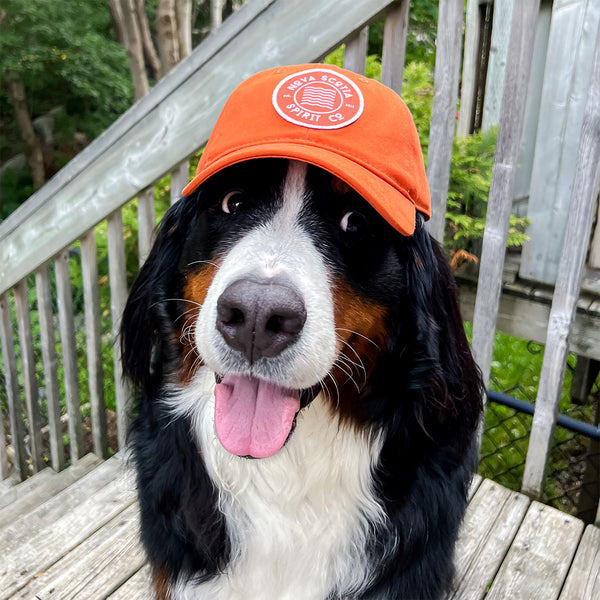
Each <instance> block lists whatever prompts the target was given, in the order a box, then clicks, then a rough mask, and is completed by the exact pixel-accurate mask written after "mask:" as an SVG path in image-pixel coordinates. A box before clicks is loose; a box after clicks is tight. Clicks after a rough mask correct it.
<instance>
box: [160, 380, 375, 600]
mask: <svg viewBox="0 0 600 600" xmlns="http://www.w3.org/2000/svg"><path fill="white" fill-rule="evenodd" d="M212 378H213V376H212V373H210V372H208V369H201V370H200V372H199V373H198V374H197V375H196V377H195V379H194V381H193V382H192V383H191V384H190V386H188V387H186V388H185V389H184V390H180V391H179V392H177V393H176V394H174V395H173V396H171V397H170V399H169V404H170V405H171V406H172V407H173V409H174V410H175V411H176V412H178V413H184V414H187V415H188V417H190V418H191V421H192V424H193V425H192V426H193V429H194V431H195V435H196V437H197V440H198V442H199V445H200V447H201V449H202V454H203V457H204V460H205V462H206V465H207V469H208V471H209V474H210V476H211V478H212V479H213V481H214V483H215V485H216V487H217V489H218V490H219V501H220V509H221V510H222V511H223V513H224V514H225V516H226V521H227V528H228V532H229V536H230V540H231V546H232V557H231V561H230V563H229V567H228V568H227V570H226V572H225V573H223V574H222V575H220V576H219V577H217V578H216V579H214V580H212V581H209V582H207V583H204V584H201V585H194V584H190V583H187V584H183V583H181V584H179V585H178V586H176V589H174V590H173V592H174V596H175V598H176V600H201V599H210V600H237V599H240V600H241V599H244V600H248V599H249V598H252V599H253V600H262V599H264V600H275V599H277V600H287V599H289V600H324V599H325V598H327V597H328V596H329V594H331V593H334V594H349V593H352V592H357V591H360V590H361V589H363V588H364V587H365V586H366V585H367V584H368V566H369V565H368V560H367V557H366V556H365V543H366V539H367V538H368V536H370V535H373V529H374V528H377V527H378V525H379V524H381V523H383V522H384V520H385V515H384V513H383V510H382V508H381V506H380V504H379V503H378V501H377V499H376V497H375V495H374V493H373V483H372V470H373V467H374V464H375V461H376V460H377V457H378V455H379V450H380V447H381V441H380V439H379V438H378V437H377V436H373V435H367V434H363V433H360V432H357V431H355V430H354V429H352V428H346V427H343V426H340V425H339V422H338V419H337V418H336V417H335V416H332V414H331V411H330V410H329V408H328V406H327V405H326V404H325V402H324V400H323V399H322V398H321V397H320V396H319V397H317V398H316V399H315V400H314V401H313V402H312V403H311V404H310V405H309V406H308V407H307V408H305V409H304V410H303V411H302V412H301V413H300V414H299V415H298V419H297V426H296V430H295V431H294V432H293V434H292V437H291V438H290V440H289V441H288V443H287V444H286V445H285V446H284V447H283V449H282V450H280V451H279V452H278V453H277V454H276V455H275V456H272V457H270V458H266V459H260V460H248V459H244V458H239V457H236V456H233V455H231V454H229V453H228V452H226V451H225V450H224V449H223V447H222V446H221V445H220V443H219V441H218V439H217V437H216V435H215V432H214V422H213V411H214V400H213V387H214V383H213V381H214V379H212Z"/></svg>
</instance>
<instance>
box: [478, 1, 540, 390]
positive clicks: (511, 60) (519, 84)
mask: <svg viewBox="0 0 600 600" xmlns="http://www.w3.org/2000/svg"><path fill="white" fill-rule="evenodd" d="M538 10H539V0H524V1H523V2H518V3H517V4H516V5H515V7H514V10H513V20H512V27H511V36H510V44H509V49H508V59H507V60H508V64H510V65H511V68H510V69H507V70H506V78H505V81H504V92H503V98H502V116H501V119H500V125H499V128H498V139H497V144H496V154H495V156H494V167H493V170H492V182H491V185H490V194H489V199H488V208H487V218H486V223H485V233H484V237H483V248H482V253H481V262H480V270H479V285H478V293H477V300H476V302H475V314H474V316H473V342H472V346H473V353H474V356H475V359H476V361H477V363H478V364H479V368H480V369H481V372H482V375H483V380H484V384H485V385H486V387H487V384H488V381H489V376H490V365H491V362H492V350H493V344H494V332H495V329H496V319H497V315H498V302H499V299H500V291H501V287H502V267H503V265H504V255H505V252H506V241H507V238H508V226H509V218H510V212H511V200H512V191H513V186H514V180H515V169H516V167H517V160H518V156H519V146H520V142H521V132H522V129H523V113H524V106H525V95H526V91H527V88H526V85H525V82H526V81H528V79H529V71H530V67H531V56H532V53H533V43H534V39H535V23H536V19H537V14H538Z"/></svg>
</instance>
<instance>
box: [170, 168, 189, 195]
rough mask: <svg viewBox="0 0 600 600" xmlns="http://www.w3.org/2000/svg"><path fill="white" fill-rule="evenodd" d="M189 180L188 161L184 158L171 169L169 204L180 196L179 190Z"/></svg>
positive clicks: (181, 189)
mask: <svg viewBox="0 0 600 600" xmlns="http://www.w3.org/2000/svg"><path fill="white" fill-rule="evenodd" d="M189 181H190V163H189V161H187V160H184V161H183V162H182V163H181V164H179V165H177V166H176V167H175V168H174V169H172V170H171V191H170V199H171V204H172V205H173V204H175V202H177V200H179V198H181V192H182V191H183V188H184V187H185V186H186V185H187V184H188V183H189Z"/></svg>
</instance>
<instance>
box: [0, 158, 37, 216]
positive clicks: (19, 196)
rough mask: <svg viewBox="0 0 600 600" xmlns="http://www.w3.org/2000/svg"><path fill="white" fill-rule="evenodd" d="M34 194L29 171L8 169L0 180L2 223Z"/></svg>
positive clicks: (0, 213)
mask: <svg viewBox="0 0 600 600" xmlns="http://www.w3.org/2000/svg"><path fill="white" fill-rule="evenodd" d="M32 193H33V182H32V181H31V172H30V170H29V169H27V168H26V169H11V168H8V169H6V171H4V173H3V174H2V178H0V199H1V201H0V221H2V219H6V217H8V215H10V213H11V212H13V211H14V210H16V209H17V208H18V207H19V205H20V204H22V203H23V202H25V200H27V198H29V196H31V194H32Z"/></svg>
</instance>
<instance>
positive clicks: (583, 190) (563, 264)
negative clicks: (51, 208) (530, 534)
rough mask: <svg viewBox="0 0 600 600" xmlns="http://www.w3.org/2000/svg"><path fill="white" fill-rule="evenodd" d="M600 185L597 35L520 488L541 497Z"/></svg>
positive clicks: (599, 51) (599, 44)
mask: <svg viewBox="0 0 600 600" xmlns="http://www.w3.org/2000/svg"><path fill="white" fill-rule="evenodd" d="M599 187H600V38H599V39H598V40H596V50H595V58H594V67H593V69H592V75H591V80H590V90H589V94H588V100H587V104H586V109H585V115H584V120H583V125H582V135H581V140H580V142H579V154H578V157H577V168H576V169H575V181H574V184H573V188H572V190H571V201H570V204H569V217H568V220H567V228H566V231H565V239H564V245H563V250H562V256H561V259H560V264H559V270H558V276H557V279H556V288H555V292H554V297H553V300H552V309H551V311H550V319H549V322H548V335H547V337H546V349H545V351H544V362H543V364H542V372H541V375H540V385H539V388H538V395H537V399H536V403H535V413H534V416H533V425H532V429H531V437H530V439H529V449H528V451H527V462H526V463H525V472H524V474H523V491H524V492H525V493H527V494H529V495H531V496H535V497H540V496H541V494H542V484H543V480H544V474H545V470H546V463H547V459H548V452H549V450H550V444H551V442H552V435H553V432H554V425H555V423H556V418H557V416H558V402H559V400H560V393H561V389H562V384H563V380H564V374H565V367H566V363H567V353H568V350H569V348H568V339H569V335H570V333H571V325H572V323H573V319H574V317H575V311H576V309H577V299H578V297H579V289H580V286H581V276H582V272H583V266H584V262H585V256H586V252H587V249H588V245H589V240H590V235H591V230H592V220H593V216H594V209H595V208H596V199H597V198H598V189H599Z"/></svg>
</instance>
